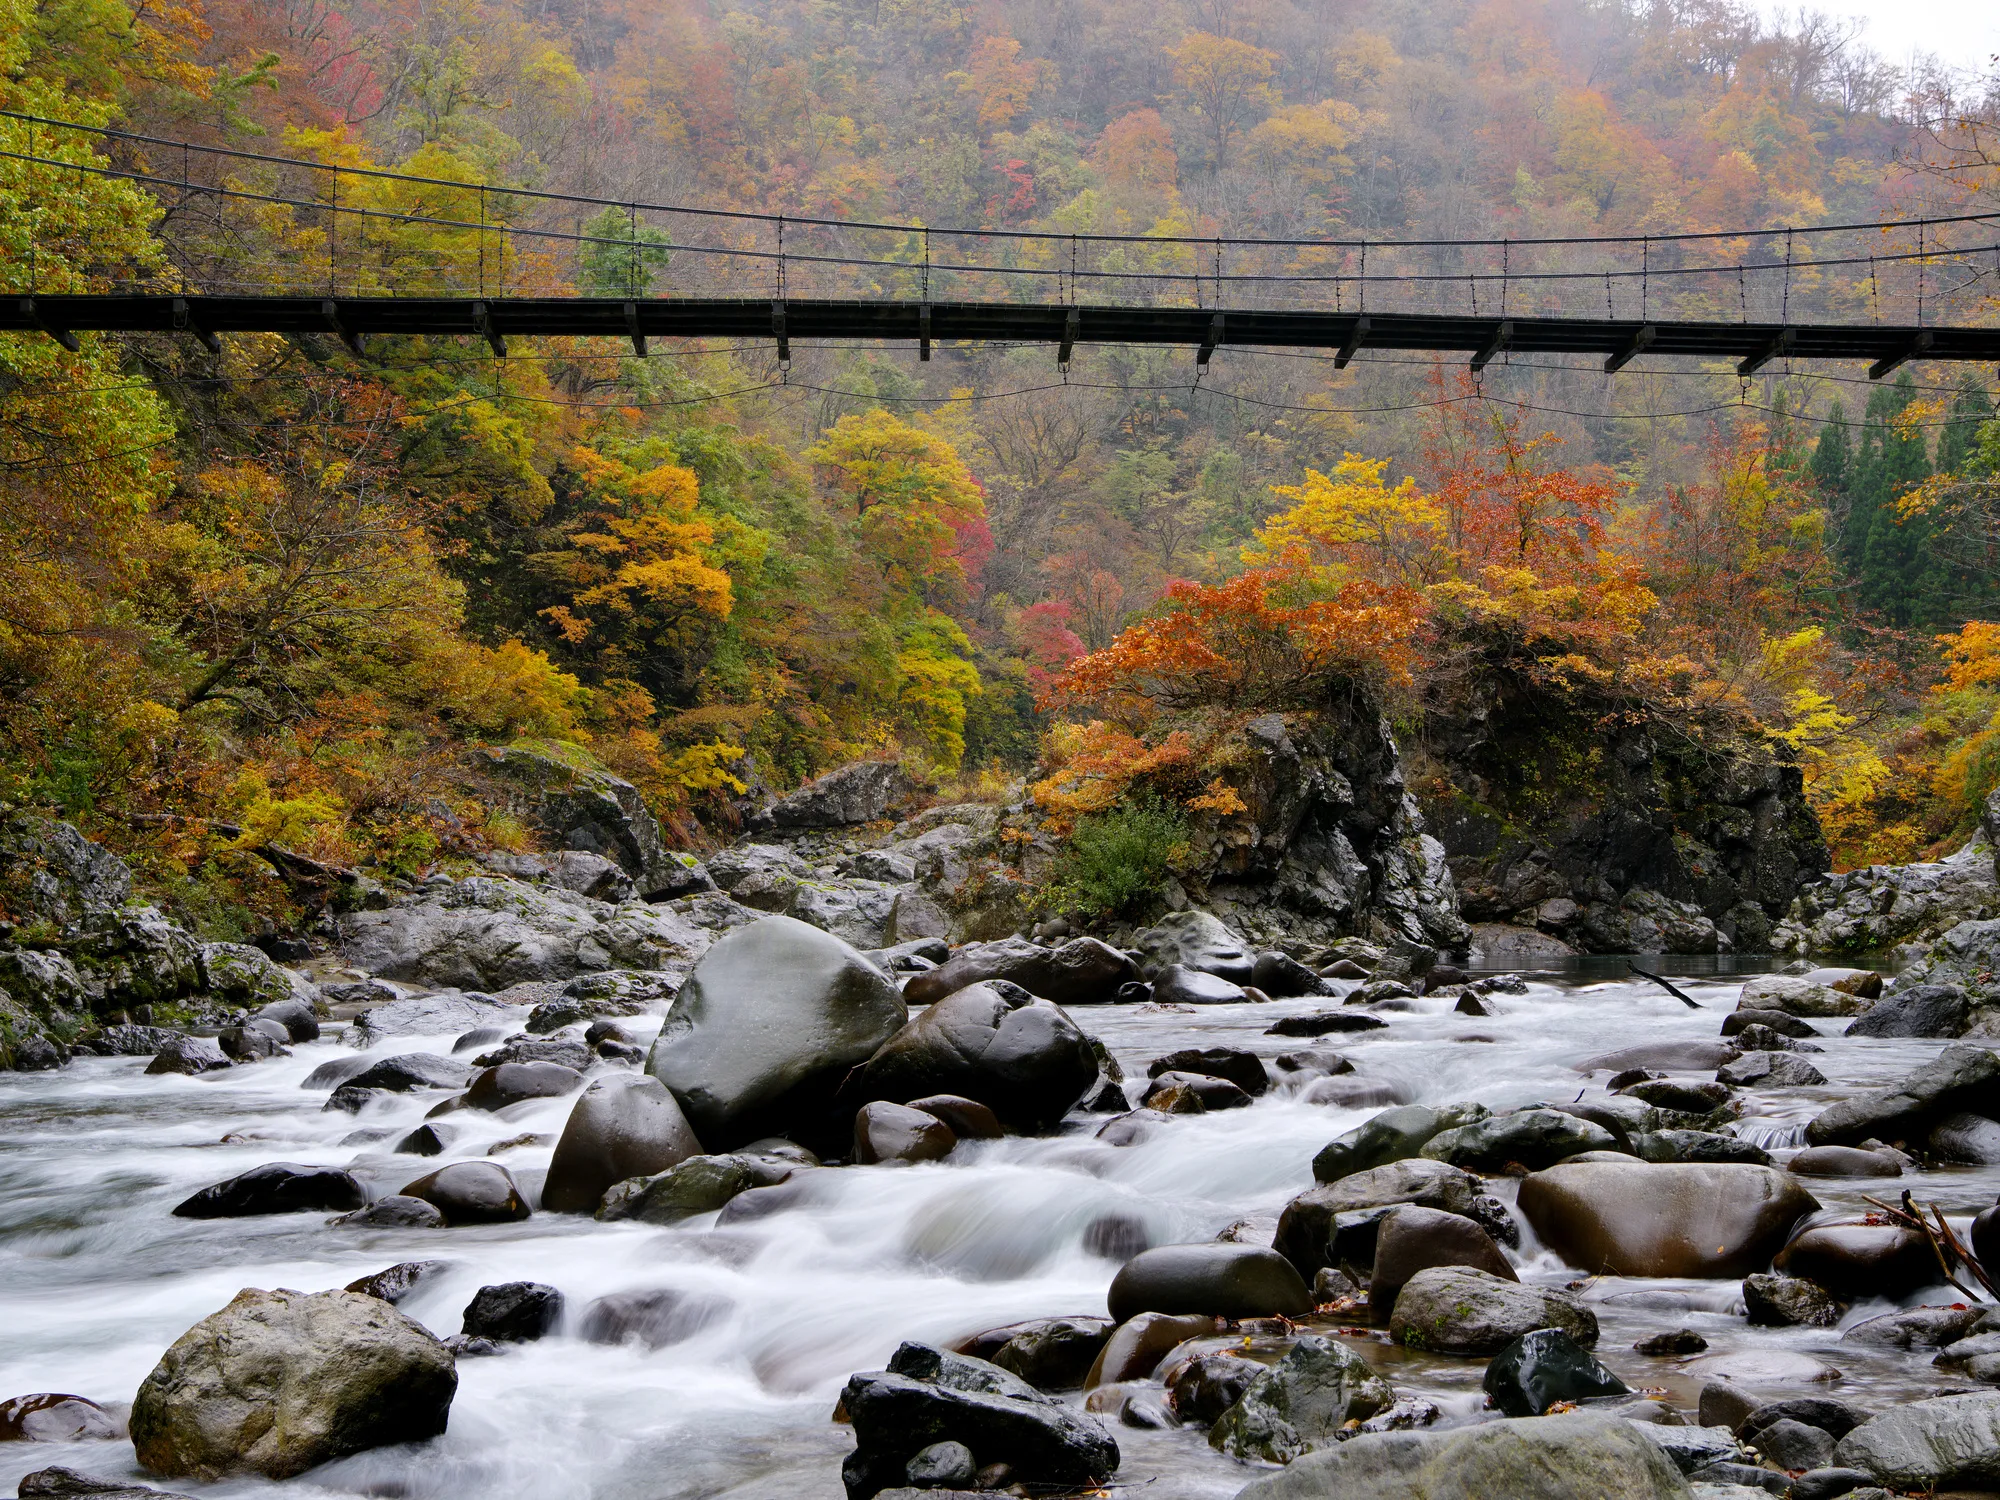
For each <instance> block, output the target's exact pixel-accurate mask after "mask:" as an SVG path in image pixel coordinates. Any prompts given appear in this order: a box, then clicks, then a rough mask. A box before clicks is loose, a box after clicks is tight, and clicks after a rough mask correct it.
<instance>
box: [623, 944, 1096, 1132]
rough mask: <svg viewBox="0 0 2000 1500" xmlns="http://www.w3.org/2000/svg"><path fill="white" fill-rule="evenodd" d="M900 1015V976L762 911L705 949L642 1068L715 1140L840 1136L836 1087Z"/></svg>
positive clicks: (842, 1125) (845, 1118) (844, 1121)
mask: <svg viewBox="0 0 2000 1500" xmlns="http://www.w3.org/2000/svg"><path fill="white" fill-rule="evenodd" d="M907 1017H908V1010H907V1008H906V1006H905V1005H904V1003H903V997H902V996H901V995H900V994H898V993H897V991H896V988H895V986H894V985H893V984H892V983H891V982H890V981H889V979H888V978H887V976H885V975H884V974H883V973H882V971H881V970H880V969H878V968H876V967H875V965H873V964H871V963H870V962H868V960H867V959H865V958H864V957H862V955H861V954H860V952H859V951H857V950H856V949H855V948H853V947H852V946H850V945H849V944H847V943H844V942H842V941H841V940H840V939H839V938H837V937H834V936H833V935H832V934H830V933H825V932H821V931H820V930H819V929H817V928H815V927H809V926H807V925H806V924H805V923H803V922H799V921H794V920H793V919H792V918H790V917H767V918H764V919H763V920H761V921H758V922H754V923H752V924H751V925H749V926H747V927H740V928H738V929H736V930H735V931H733V932H730V933H727V934H725V935H724V936H723V937H721V938H719V939H718V940H717V941H716V942H715V944H714V946H713V947H711V948H710V949H709V950H708V952H707V953H705V954H704V955H703V956H702V959H701V961H700V963H698V964H697V965H696V966H695V969H694V972H693V973H692V974H690V975H689V976H688V980H687V983H686V984H684V985H683V986H682V987H681V991H680V993H679V995H678V996H676V997H675V1000H674V1004H673V1009H672V1010H670V1011H669V1012H668V1014H667V1019H666V1024H665V1025H664V1026H663V1027H662V1028H661V1030H660V1035H659V1038H658V1039H657V1040H656V1041H655V1042H654V1043H653V1050H652V1053H651V1055H650V1057H649V1058H648V1060H647V1064H646V1067H647V1071H648V1072H650V1073H651V1074H652V1075H653V1076H654V1077H656V1078H658V1079H659V1080H660V1081H661V1082H662V1083H664V1084H665V1085H666V1086H667V1087H668V1088H669V1089H671V1090H672V1091H673V1093H674V1097H675V1098H676V1099H678V1100H679V1101H680V1105H681V1109H682V1111H683V1113H685V1114H686V1116H687V1119H688V1123H689V1124H690V1125H691V1126H692V1127H693V1128H694V1132H695V1134H696V1135H698V1136H699V1137H700V1138H701V1139H702V1141H703V1142H704V1143H705V1144H706V1145H708V1146H709V1147H710V1148H711V1149H712V1150H713V1149H725V1150H726V1149H728V1148H731V1147H734V1146H739V1145H741V1144H743V1143H744V1142H746V1141H751V1140H755V1139H757V1138H758V1137H760V1136H765V1135H772V1134H789V1133H796V1132H800V1131H803V1132H805V1133H806V1135H807V1136H809V1137H812V1138H815V1139H817V1140H818V1141H820V1142H823V1143H825V1142H830V1143H832V1144H834V1145H836V1146H840V1145H844V1144H845V1140H846V1137H847V1133H848V1127H849V1125H850V1123H851V1121H852V1118H853V1116H852V1108H853V1106H852V1105H849V1106H848V1109H847V1112H846V1113H842V1112H841V1111H840V1110H839V1109H837V1108H836V1107H835V1103H834V1094H835V1092H836V1090H837V1089H838V1088H839V1087H840V1085H841V1083H842V1081H843V1080H844V1079H845V1078H846V1077H847V1075H848V1074H849V1073H850V1072H851V1071H852V1070H853V1069H854V1068H855V1067H857V1066H858V1065H859V1064H861V1063H864V1062H866V1061H867V1060H868V1059H869V1058H870V1057H871V1056H873V1055H874V1054H875V1052H876V1051H877V1050H878V1049H879V1048H880V1047H881V1046H882V1045H883V1044H884V1043H885V1042H887V1041H888V1040H889V1039H890V1038H891V1037H892V1036H894V1035H895V1034H896V1033H897V1031H898V1030H899V1029H900V1028H901V1027H902V1026H903V1024H904V1022H905V1020H906V1019H907ZM1091 1071H1092V1074H1093V1075H1094V1074H1095V1071H1096V1068H1095V1064H1094V1062H1093V1064H1092V1069H1091ZM1085 1086H1086V1087H1087V1086H1088V1080H1087V1079H1086V1080H1085ZM946 1090H948V1091H950V1092H954V1093H970V1091H969V1090H965V1089H957V1088H950V1086H949V1085H937V1086H932V1087H928V1088H921V1089H917V1090H914V1091H913V1092H914V1093H918V1094H923V1093H938V1092H941V1091H946ZM1079 1092H1081V1090H1079ZM972 1097H975V1098H976V1097H978V1096H977V1095H976V1094H973V1095H972ZM856 1102H860V1101H856ZM1065 1107H1067V1106H1065Z"/></svg>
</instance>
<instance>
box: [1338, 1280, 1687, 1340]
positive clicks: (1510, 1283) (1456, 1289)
mask: <svg viewBox="0 0 2000 1500" xmlns="http://www.w3.org/2000/svg"><path fill="white" fill-rule="evenodd" d="M1370 1300H1371V1303H1372V1301H1373V1299H1372V1297H1371V1299H1370ZM1395 1308H1396V1310H1395V1313H1394V1314H1393V1315H1392V1316H1391V1317H1390V1319H1389V1337H1390V1338H1392V1339H1394V1340H1395V1341H1396V1342H1397V1343H1398V1344H1401V1345H1403V1346H1404V1347H1406V1348H1410V1349H1424V1350H1429V1351H1431V1352H1433V1353H1438V1354H1495V1353H1498V1352H1499V1351H1500V1350H1501V1349H1504V1348H1505V1347H1506V1346H1507V1345H1508V1344H1510V1343H1512V1342H1513V1341H1514V1340H1515V1339H1517V1338H1520V1337H1521V1336H1522V1335H1523V1334H1527V1333H1532V1332H1533V1331H1534V1330H1535V1329H1537V1328H1560V1329H1562V1330H1563V1331H1564V1332H1566V1333H1568V1334H1569V1335H1570V1336H1571V1337H1572V1338H1574V1339H1575V1340H1576V1341H1577V1342H1578V1343H1579V1344H1581V1345H1583V1346H1584V1347H1585V1348H1590V1347H1592V1346H1593V1345H1595V1344H1596V1343H1597V1316H1596V1314H1594V1313H1593V1312H1591V1310H1590V1309H1589V1308H1587V1307H1585V1306H1584V1305H1583V1304H1582V1303H1581V1302H1579V1301H1577V1299H1576V1298H1574V1297H1572V1296H1570V1295H1569V1294H1568V1293H1566V1292H1560V1291H1554V1290H1551V1289H1549V1288H1547V1287H1539V1286H1522V1285H1521V1284H1520V1283H1519V1282H1518V1281H1516V1280H1515V1279H1514V1278H1513V1276H1512V1275H1511V1274H1510V1275H1508V1276H1505V1277H1501V1276H1496V1275H1493V1274H1491V1273H1489V1272H1487V1271H1484V1270H1481V1269H1478V1268H1475V1267H1472V1266H1465V1265H1436V1266H1431V1267H1429V1268H1427V1269H1425V1270H1421V1271H1418V1272H1416V1273H1415V1274H1414V1275H1412V1276H1411V1277H1410V1278H1409V1279H1408V1280H1407V1281H1406V1282H1404V1283H1403V1285H1402V1287H1401V1288H1400V1289H1399V1294H1398V1296H1397V1298H1396V1304H1395ZM1703 1347H1706V1346H1703ZM1641 1352H1650V1351H1643V1350H1642V1351H1641ZM1676 1352H1679V1351H1676Z"/></svg>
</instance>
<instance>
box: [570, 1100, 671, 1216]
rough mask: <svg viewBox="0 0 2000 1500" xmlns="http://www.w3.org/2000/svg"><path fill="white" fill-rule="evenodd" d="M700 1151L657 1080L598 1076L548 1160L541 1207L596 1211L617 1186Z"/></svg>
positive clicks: (587, 1212) (660, 1169)
mask: <svg viewBox="0 0 2000 1500" xmlns="http://www.w3.org/2000/svg"><path fill="white" fill-rule="evenodd" d="M701 1154H702V1150H701V1142H700V1141H698V1140H696V1139H695V1134H694V1131H693V1130H692V1129H691V1128H690V1127H689V1125H688V1122H687V1118H686V1116H684V1115H683V1114H682V1113H681V1107H680V1105H679V1103H678V1102H676V1101H675V1099H674V1096H673V1094H672V1093H670V1092H669V1091H668V1089H667V1086H666V1085H665V1084H664V1083H661V1082H660V1080H659V1079H657V1078H655V1077H653V1076H652V1075H651V1074H646V1073H642V1074H639V1075H637V1076H634V1075H632V1074H629V1073H623V1074H618V1075H616V1076H614V1077H610V1078H600V1079H597V1080H596V1081H595V1082H594V1083H592V1084H591V1085H590V1087H589V1088H587V1089H585V1090H584V1091H583V1097H582V1098H580V1099H578V1100H577V1101H576V1107H575V1108H573V1109H572V1110H571V1111H570V1112H569V1122H568V1123H567V1124H566V1125H564V1126H563V1133H562V1136H561V1137H560V1138H559V1139H558V1140H557V1141H556V1149H555V1154H554V1155H553V1156H552V1157H550V1158H549V1175H548V1180H547V1181H546V1182H545V1183H544V1184H543V1186H542V1207H543V1208H544V1209H546V1210H548V1211H549V1212H550V1213H558V1214H590V1213H596V1212H597V1205H598V1204H599V1203H600V1202H602V1201H603V1199H604V1194H605V1191H606V1190H607V1189H608V1188H610V1187H611V1186H612V1184H614V1183H619V1182H623V1181H625V1180H626V1179H627V1178H629V1177H650V1176H652V1175H653V1174H654V1173H656V1172H664V1171H666V1170H667V1168H669V1167H672V1166H677V1165H679V1164H680V1163H681V1162H684V1161H686V1160H687V1159H688V1158H689V1157H692V1156H700V1155H701Z"/></svg>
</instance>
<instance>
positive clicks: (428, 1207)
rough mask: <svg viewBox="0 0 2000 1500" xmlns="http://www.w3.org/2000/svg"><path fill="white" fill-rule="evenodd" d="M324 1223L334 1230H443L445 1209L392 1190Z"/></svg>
mask: <svg viewBox="0 0 2000 1500" xmlns="http://www.w3.org/2000/svg"><path fill="white" fill-rule="evenodd" d="M327 1223H328V1224H330V1225H332V1226H333V1227H334V1228H337V1229H442V1228H444V1227H445V1217H444V1210H442V1209H440V1208H439V1207H437V1205H435V1204H433V1203H427V1202H425V1201H424V1200H423V1199H422V1198H411V1197H406V1196H405V1195H403V1194H401V1193H392V1194H390V1195H389V1196H388V1197H387V1198H377V1199H376V1200H375V1201H374V1202H373V1203H371V1204H369V1205H368V1206H367V1207H366V1208H357V1209H356V1210H355V1211H354V1212H353V1213H351V1214H342V1215H341V1216H340V1217H339V1218H337V1219H329V1220H327Z"/></svg>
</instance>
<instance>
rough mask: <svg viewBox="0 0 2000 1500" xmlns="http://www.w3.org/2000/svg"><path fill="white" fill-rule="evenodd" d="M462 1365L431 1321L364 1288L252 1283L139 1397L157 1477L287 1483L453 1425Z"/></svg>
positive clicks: (200, 1328) (146, 1458)
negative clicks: (241, 1476)
mask: <svg viewBox="0 0 2000 1500" xmlns="http://www.w3.org/2000/svg"><path fill="white" fill-rule="evenodd" d="M457 1388H458V1374H457V1371H456V1370H455V1369H454V1368H453V1366H452V1358H451V1354H450V1352H449V1351H448V1350H447V1349H446V1348H445V1347H444V1345H443V1344H441V1343H439V1342H438V1340H437V1339H435V1338H433V1337H432V1336H431V1334H430V1333H429V1332H428V1331H427V1330H425V1329H424V1328H423V1326H422V1325H421V1324H418V1323H415V1322H412V1321H411V1320H410V1319H409V1318H406V1317H404V1316H403V1315H402V1314H401V1313H399V1312H397V1311H396V1309H394V1308H393V1307H391V1306H389V1305H388V1303H386V1302H383V1301H382V1300H380V1299H379V1298H375V1297H366V1296H361V1295H359V1294H357V1293H354V1292H344V1291H343V1292H317V1293H314V1294H312V1295H307V1294H305V1293H303V1292H289V1291H259V1290H255V1289H251V1290H246V1291H241V1292H238V1293H237V1294H236V1297H235V1299H234V1300H233V1301H231V1302H230V1304H229V1305H228V1306H227V1307H225V1308H223V1309H222V1310H221V1311H220V1312H217V1313H213V1314H211V1315H210V1316H209V1317H206V1318H204V1319H202V1321H201V1322H199V1323H197V1324H196V1325H195V1326H194V1327H193V1328H191V1329H189V1330H188V1331H187V1332H186V1333H184V1334H182V1335H181V1337H180V1338H179V1339H177V1340H175V1341H174V1344H173V1346H172V1347H171V1348H169V1349H168V1350H167V1352H166V1353H165V1354H164V1355H163V1356H162V1357H161V1359H160V1362H159V1364H158V1365H156V1366H155V1367H154V1369H153V1372H152V1373H151V1374H150V1375H148V1376H147V1377H146V1379H145V1381H144V1382H143V1383H142V1384H141V1385H140V1387H139V1393H138V1396H137V1397H136V1398H135V1399H134V1401H133V1403H132V1420H131V1427H132V1446H133V1449H134V1450H135V1451H136V1453H137V1455H138V1459H139V1462H140V1464H141V1465H142V1466H143V1467H145V1468H146V1469H147V1470H149V1471H150V1472H152V1473H154V1474H163V1475H181V1474H186V1475H193V1476H198V1477H201V1478H219V1477H221V1476H223V1475H226V1474H237V1473H256V1474H262V1475H264V1476H265V1477H266V1478H271V1479H288V1478H291V1477H292V1476H294V1475H297V1474H302V1473H304V1472H305V1471H306V1470H308V1469H311V1468H314V1467H316V1466H317V1465H319V1464H323V1463H326V1462H329V1461H330V1460H333V1459H336V1458H341V1457H344V1456H346V1455H347V1454H349V1453H358V1452H361V1451H362V1450H364V1449H368V1448H377V1447H383V1446H386V1445H390V1444H395V1443H411V1442H422V1441H424V1440H425V1439H427V1438H432V1437H436V1436H437V1435H438V1434H440V1433H442V1432H443V1431H444V1430H445V1424H446V1421H447V1420H448V1418H449V1415H450V1411H451V1400H452V1396H453V1394H454V1392H455V1391H456V1390H457Z"/></svg>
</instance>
